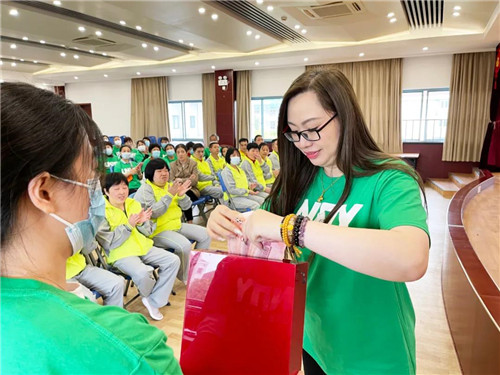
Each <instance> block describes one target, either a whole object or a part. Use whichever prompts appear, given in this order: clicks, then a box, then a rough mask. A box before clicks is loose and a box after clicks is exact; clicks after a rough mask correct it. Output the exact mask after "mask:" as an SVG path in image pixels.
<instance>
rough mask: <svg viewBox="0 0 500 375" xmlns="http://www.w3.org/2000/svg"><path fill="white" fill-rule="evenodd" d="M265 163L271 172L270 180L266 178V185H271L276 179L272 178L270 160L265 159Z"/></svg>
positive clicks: (271, 163)
mask: <svg viewBox="0 0 500 375" xmlns="http://www.w3.org/2000/svg"><path fill="white" fill-rule="evenodd" d="M265 163H266V164H267V166H268V167H269V171H271V178H268V179H267V180H266V185H269V184H273V183H274V181H275V180H276V177H274V174H273V162H272V161H271V159H269V158H266V160H265Z"/></svg>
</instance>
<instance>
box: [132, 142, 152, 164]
mask: <svg viewBox="0 0 500 375" xmlns="http://www.w3.org/2000/svg"><path fill="white" fill-rule="evenodd" d="M148 157H149V152H148V148H147V147H146V144H145V143H144V141H143V140H142V139H140V140H138V141H137V147H136V149H135V155H134V161H135V162H136V163H140V162H141V161H144V159H146V158H148Z"/></svg>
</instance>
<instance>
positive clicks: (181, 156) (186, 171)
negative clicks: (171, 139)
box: [170, 143, 201, 224]
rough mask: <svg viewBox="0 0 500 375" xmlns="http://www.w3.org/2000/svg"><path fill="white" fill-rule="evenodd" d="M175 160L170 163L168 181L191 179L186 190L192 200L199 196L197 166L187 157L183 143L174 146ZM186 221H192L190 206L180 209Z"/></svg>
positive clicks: (182, 181)
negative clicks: (189, 186) (189, 185)
mask: <svg viewBox="0 0 500 375" xmlns="http://www.w3.org/2000/svg"><path fill="white" fill-rule="evenodd" d="M175 153H176V154H177V160H176V161H174V162H173V163H172V164H170V181H175V180H178V181H180V182H181V183H184V182H185V181H186V180H190V181H191V188H190V189H189V190H188V191H187V192H186V194H187V195H188V196H189V198H190V199H191V200H192V201H193V202H194V201H196V200H197V199H198V198H199V197H200V195H201V194H200V191H199V190H198V189H197V188H196V185H198V168H197V165H196V162H195V161H194V160H192V159H190V158H189V157H188V153H187V147H186V146H185V145H184V144H182V143H181V144H178V145H177V146H175ZM182 211H183V212H184V216H185V217H186V221H187V222H188V223H189V224H192V223H193V209H192V208H191V207H190V208H189V209H187V210H182Z"/></svg>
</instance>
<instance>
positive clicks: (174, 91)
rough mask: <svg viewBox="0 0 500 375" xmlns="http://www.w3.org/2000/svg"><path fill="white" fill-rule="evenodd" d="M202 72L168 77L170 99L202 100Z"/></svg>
mask: <svg viewBox="0 0 500 375" xmlns="http://www.w3.org/2000/svg"><path fill="white" fill-rule="evenodd" d="M202 98H203V93H202V84H201V74H195V75H189V76H170V77H168V100H169V101H179V100H202Z"/></svg>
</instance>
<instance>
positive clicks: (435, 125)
mask: <svg viewBox="0 0 500 375" xmlns="http://www.w3.org/2000/svg"><path fill="white" fill-rule="evenodd" d="M449 99H450V91H449V89H428V90H405V91H403V96H402V100H401V126H402V136H403V142H444V137H445V135H446V123H447V120H448V103H449Z"/></svg>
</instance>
